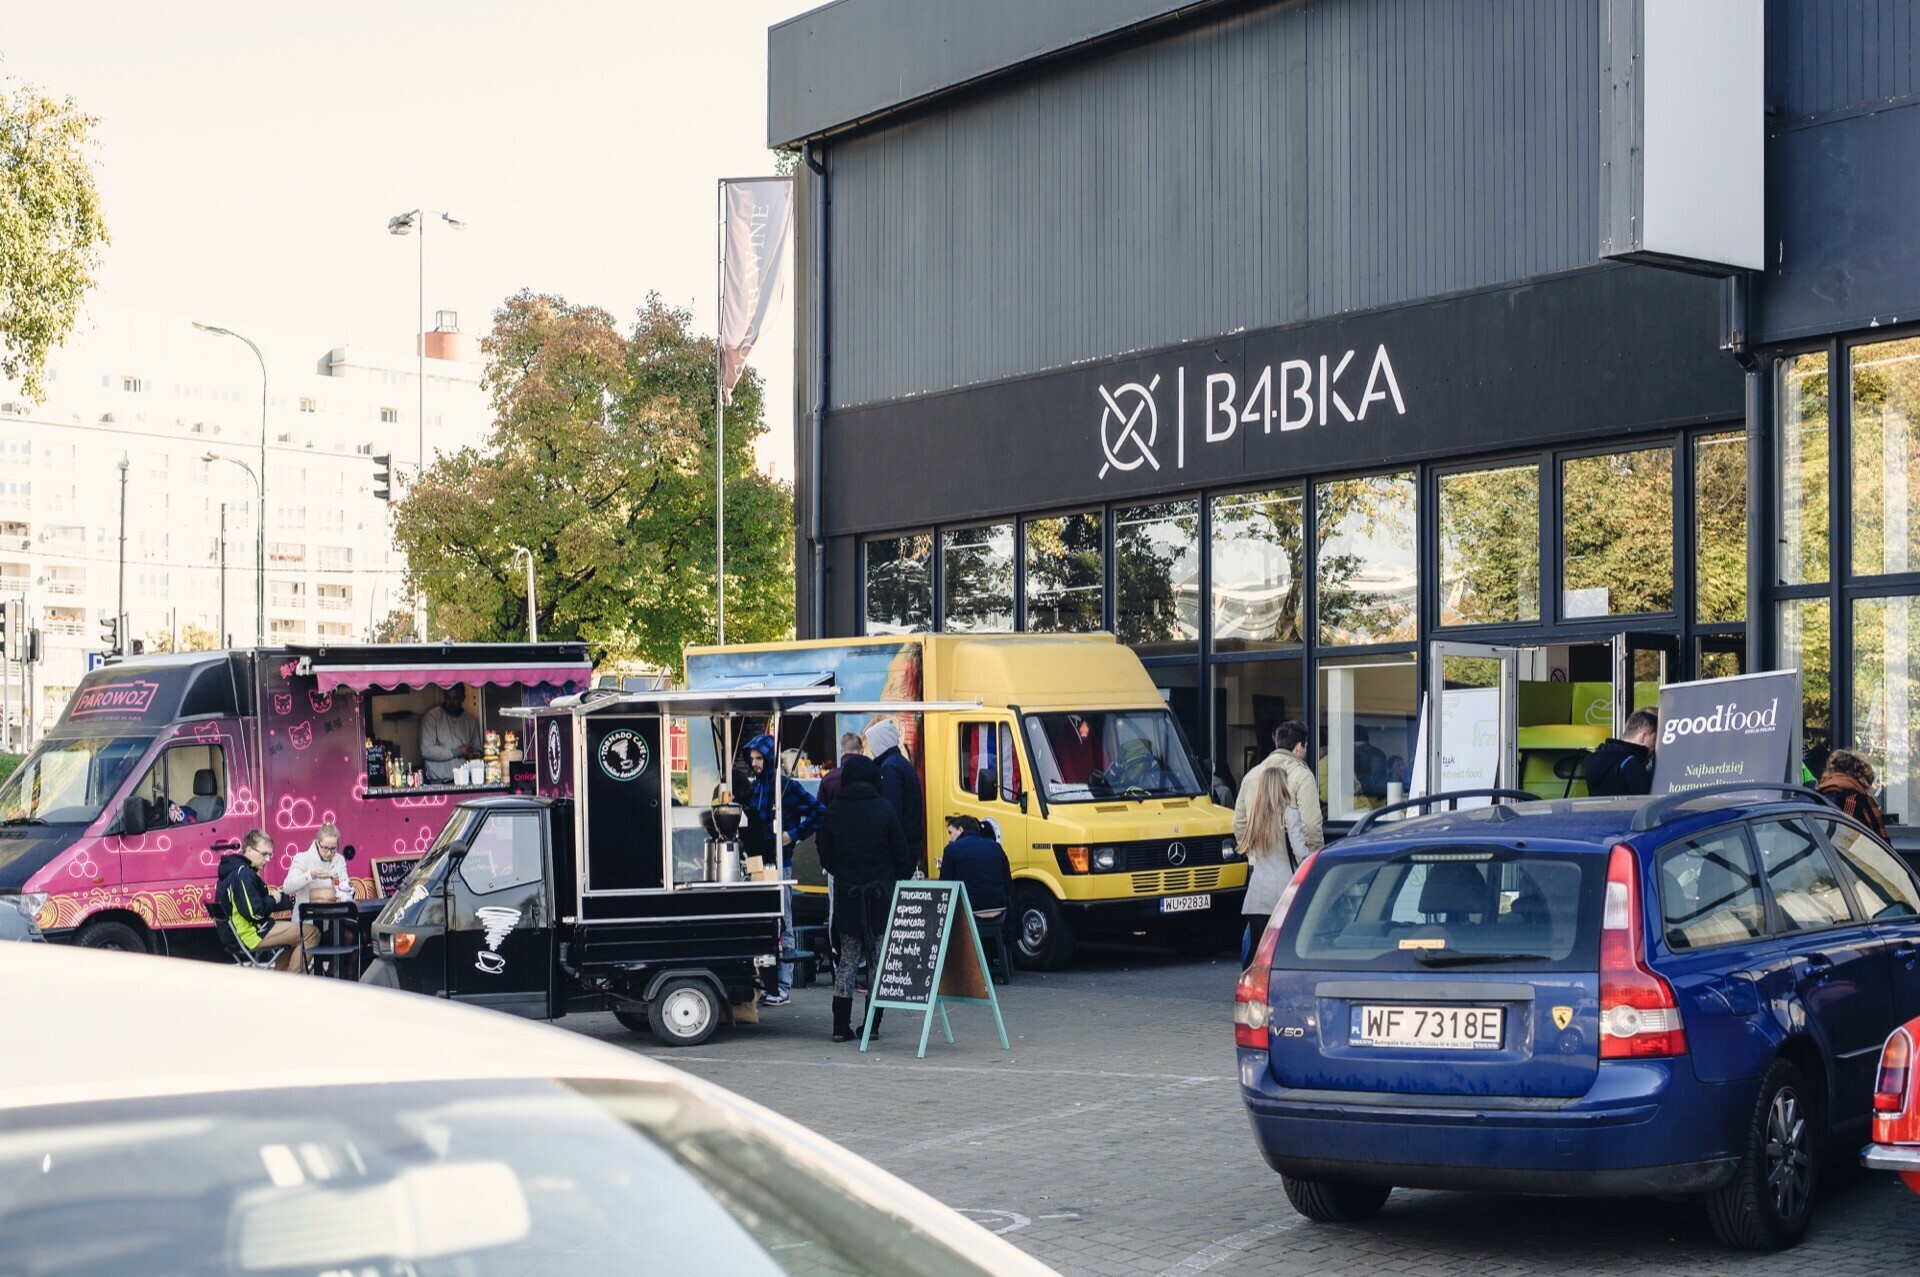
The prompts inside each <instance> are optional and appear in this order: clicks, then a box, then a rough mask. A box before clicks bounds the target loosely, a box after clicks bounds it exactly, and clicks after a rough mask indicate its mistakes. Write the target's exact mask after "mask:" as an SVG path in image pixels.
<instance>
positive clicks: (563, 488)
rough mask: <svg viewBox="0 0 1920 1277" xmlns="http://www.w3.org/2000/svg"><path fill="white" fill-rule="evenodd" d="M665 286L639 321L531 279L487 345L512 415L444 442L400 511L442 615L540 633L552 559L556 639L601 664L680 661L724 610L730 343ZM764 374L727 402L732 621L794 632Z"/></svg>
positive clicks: (780, 633)
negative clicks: (726, 353)
mask: <svg viewBox="0 0 1920 1277" xmlns="http://www.w3.org/2000/svg"><path fill="white" fill-rule="evenodd" d="M691 321H692V316H691V315H690V314H689V313H688V312H686V311H684V310H679V309H675V308H673V307H671V306H668V305H667V304H666V303H664V302H663V301H661V300H660V298H659V297H657V296H654V297H650V298H649V299H648V301H647V305H646V306H645V307H644V308H642V309H641V311H640V313H639V316H638V318H637V319H636V321H635V322H634V325H633V327H632V329H631V330H630V331H629V332H624V333H623V332H622V331H621V330H620V328H619V326H618V325H617V324H616V322H615V321H614V319H613V317H612V316H611V315H609V314H608V313H607V312H606V311H603V310H600V309H598V308H596V307H592V306H583V305H576V304H574V303H571V302H568V301H566V300H565V299H564V298H560V297H552V296H545V295H540V294H535V293H531V292H521V293H519V294H517V295H515V296H513V297H511V298H509V299H508V300H507V302H506V304H505V305H504V306H502V307H501V308H500V310H499V311H497V312H496V313H495V315H494V324H493V331H492V332H491V333H490V334H489V335H488V337H487V338H486V340H485V341H484V342H483V343H482V350H483V351H484V352H485V356H486V372H485V374H484V379H483V384H484V385H485V387H486V389H487V391H488V393H489V395H490V396H491V399H492V403H493V409H494V428H493V431H492V433H491V434H490V436H489V437H488V439H487V440H486V442H485V444H484V445H483V446H481V447H479V448H466V449H462V450H461V451H459V452H457V453H455V454H453V455H452V456H443V457H441V458H439V459H438V460H436V461H435V462H434V464H433V465H431V466H430V467H428V469H427V471H426V473H425V474H424V475H423V476H421V479H420V481H419V482H418V483H416V484H415V485H414V486H413V488H412V489H411V490H410V491H409V492H408V494H407V496H406V497H405V499H404V500H403V501H401V502H400V504H399V505H398V506H397V507H396V508H395V511H394V524H395V535H396V538H397V539H398V541H399V543H400V545H401V546H402V548H403V549H405V551H406V553H407V562H408V574H409V581H410V584H411V586H412V588H414V589H417V590H420V591H422V592H423V593H424V594H425V595H426V598H427V601H428V604H429V607H430V610H431V612H432V615H433V617H434V625H435V630H436V631H437V632H439V633H445V634H449V635H451V636H452V637H454V638H456V639H461V640H467V641H511V640H516V639H524V638H525V636H526V596H525V569H524V565H516V564H515V563H514V562H513V547H514V546H516V545H521V546H526V547H528V548H529V549H530V550H531V551H532V552H533V556H534V564H535V575H536V580H537V589H536V591H535V593H536V604H537V614H538V620H539V624H540V636H541V637H542V638H543V639H579V640H583V641H585V642H586V643H587V644H588V645H589V647H590V648H591V650H592V653H593V656H594V659H595V660H596V661H603V660H614V661H635V660H641V661H647V662H651V663H653V664H655V665H659V666H663V667H665V668H668V669H673V670H677V669H678V668H679V667H680V653H681V651H682V649H683V648H685V647H687V646H688V645H690V644H694V643H702V642H711V641H713V638H714V632H715V615H714V576H713V565H714V537H713V513H714V484H713V411H714V388H715V381H714V343H713V340H712V339H711V338H709V337H701V336H698V335H696V334H695V333H693V332H692V331H691V329H690V327H689V325H690V323H691ZM761 414H762V403H761V384H760V381H759V378H758V377H757V376H755V375H754V373H753V372H752V371H751V370H748V372H747V374H746V376H745V377H743V378H742V379H741V381H740V384H739V385H738V386H736V387H735V388H734V393H733V399H732V402H731V403H730V404H729V405H728V407H727V415H726V425H727V437H726V449H725V451H726V482H727V494H726V517H727V542H726V550H727V637H728V638H729V639H730V640H733V641H756V640H766V639H777V638H782V637H785V636H787V635H788V634H790V633H791V627H792V615H793V552H792V542H793V516H792V504H793V499H792V493H791V491H790V490H789V489H788V488H787V487H786V486H785V485H784V484H780V483H777V482H775V481H773V480H771V479H768V478H766V477H765V476H764V475H762V474H760V473H759V472H758V471H757V470H755V468H754V465H753V440H754V439H755V437H756V436H758V435H759V434H761V433H762V432H763V431H764V430H765V429H766V426H765V424H764V423H763V421H762V417H761Z"/></svg>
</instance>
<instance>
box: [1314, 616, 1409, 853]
mask: <svg viewBox="0 0 1920 1277" xmlns="http://www.w3.org/2000/svg"><path fill="white" fill-rule="evenodd" d="M1319 677H1320V743H1319V749H1318V752H1317V755H1316V761H1315V764H1314V767H1315V770H1316V772H1317V773H1318V775H1319V777H1320V800H1321V802H1322V803H1323V804H1324V806H1325V808H1326V815H1327V819H1328V820H1357V819H1359V817H1360V813H1362V812H1363V811H1367V810H1369V809H1371V808H1374V807H1383V806H1385V805H1386V804H1387V802H1388V800H1389V798H1390V797H1391V796H1392V795H1393V794H1394V793H1404V792H1405V789H1406V783H1407V777H1408V775H1409V774H1411V772H1412V770H1413V751H1414V737H1415V734H1416V732H1417V730H1418V726H1419V725H1418V723H1417V722H1416V721H1415V720H1416V715H1417V709H1418V706H1419V698H1418V693H1417V689H1416V687H1415V683H1416V681H1417V680H1416V677H1415V674H1414V659H1413V656H1412V654H1411V653H1409V654H1408V655H1405V656H1374V657H1336V658H1334V659H1331V660H1325V661H1321V662H1320V665H1319Z"/></svg>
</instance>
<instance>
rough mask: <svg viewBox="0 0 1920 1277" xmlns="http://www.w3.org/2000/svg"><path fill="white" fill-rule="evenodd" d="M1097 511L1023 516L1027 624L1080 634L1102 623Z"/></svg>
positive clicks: (1103, 575)
mask: <svg viewBox="0 0 1920 1277" xmlns="http://www.w3.org/2000/svg"><path fill="white" fill-rule="evenodd" d="M1100 531H1101V529H1100V512H1099V511H1097V510H1089V511H1086V512H1084V513H1081V514H1062V515H1057V516H1055V517H1053V518H1050V519H1028V520H1027V628H1028V629H1029V630H1032V631H1034V632H1035V633H1039V634H1080V633H1085V632H1086V631H1089V630H1097V629H1099V628H1100V627H1101V626H1102V625H1104V624H1105V622H1106V610H1107V608H1106V603H1107V560H1106V556H1105V555H1104V554H1103V553H1102V552H1101V545H1100V542H1101V536H1100Z"/></svg>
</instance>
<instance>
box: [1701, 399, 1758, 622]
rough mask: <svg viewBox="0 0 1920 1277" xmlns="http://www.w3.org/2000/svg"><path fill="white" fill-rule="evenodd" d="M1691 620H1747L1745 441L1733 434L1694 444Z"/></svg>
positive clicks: (1704, 437) (1711, 436)
mask: <svg viewBox="0 0 1920 1277" xmlns="http://www.w3.org/2000/svg"><path fill="white" fill-rule="evenodd" d="M1693 580H1694V595H1693V598H1694V602H1693V608H1694V619H1695V620H1696V621H1698V622H1700V623H1701V624H1702V625H1711V624H1715V623H1718V622H1726V621H1744V620H1746V619H1747V439H1746V436H1745V435H1743V434H1740V433H1739V432H1737V431H1734V432H1729V433H1727V434H1714V435H1701V436H1700V437H1699V438H1698V439H1695V440H1694V441H1693Z"/></svg>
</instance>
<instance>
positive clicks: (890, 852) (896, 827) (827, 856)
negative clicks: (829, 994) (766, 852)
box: [814, 755, 914, 1042]
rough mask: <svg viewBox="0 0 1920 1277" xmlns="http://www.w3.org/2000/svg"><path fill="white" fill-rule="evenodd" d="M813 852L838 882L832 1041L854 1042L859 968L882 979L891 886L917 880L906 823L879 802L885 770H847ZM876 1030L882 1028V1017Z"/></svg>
mask: <svg viewBox="0 0 1920 1277" xmlns="http://www.w3.org/2000/svg"><path fill="white" fill-rule="evenodd" d="M814 845H815V846H816V847H818V848H819V850H820V865H821V867H822V868H823V869H825V870H826V871H827V872H828V873H829V874H831V875H832V876H833V927H834V931H835V933H836V939H837V940H838V942H839V943H838V956H837V957H836V959H835V961H834V964H833V1040H834V1041H835V1042H849V1041H852V1040H853V1036H854V1034H853V990H854V982H855V977H856V976H857V975H858V973H859V970H860V963H861V961H862V959H865V960H866V962H867V964H868V966H869V967H871V968H872V969H873V970H874V971H875V972H878V971H879V969H880V937H881V934H882V933H883V932H884V931H885V930H886V925H887V909H888V907H889V906H890V905H891V904H892V901H893V884H894V883H896V882H898V881H900V880H901V879H902V878H906V877H909V876H911V875H912V873H913V868H914V859H913V851H912V849H911V848H910V847H908V845H907V836H906V834H905V832H904V831H902V830H901V828H900V819H899V817H897V816H895V815H894V814H893V807H892V806H891V805H890V804H889V803H888V802H887V800H886V799H884V798H882V797H881V796H880V767H879V765H878V764H877V763H875V762H874V761H873V760H872V759H871V758H863V757H861V756H859V755H855V756H853V757H851V758H849V759H847V761H846V762H845V763H844V764H843V765H842V766H841V769H840V796H839V798H838V799H836V800H835V801H834V804H833V806H832V807H830V808H828V809H827V814H826V818H825V819H824V820H822V821H821V822H820V832H819V836H818V837H817V838H816V839H815V842H814ZM868 997H872V995H871V994H869V995H868ZM873 1026H874V1028H875V1029H876V1030H878V1028H879V1027H880V1012H879V1011H877V1010H876V1011H875V1012H874V1014H873Z"/></svg>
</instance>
